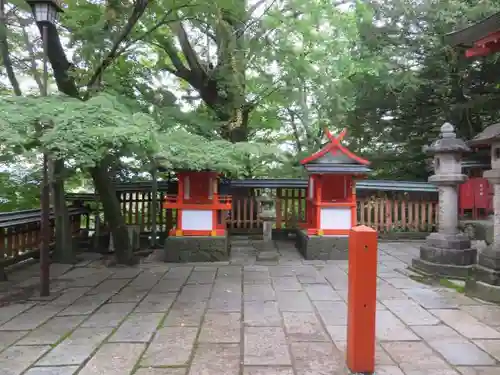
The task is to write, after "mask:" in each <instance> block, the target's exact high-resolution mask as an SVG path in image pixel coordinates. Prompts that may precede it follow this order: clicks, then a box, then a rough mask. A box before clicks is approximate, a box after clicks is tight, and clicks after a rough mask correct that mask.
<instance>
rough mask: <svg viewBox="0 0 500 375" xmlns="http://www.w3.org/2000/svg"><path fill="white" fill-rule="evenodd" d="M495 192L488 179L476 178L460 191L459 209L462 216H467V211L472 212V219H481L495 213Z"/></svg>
mask: <svg viewBox="0 0 500 375" xmlns="http://www.w3.org/2000/svg"><path fill="white" fill-rule="evenodd" d="M492 198H493V190H492V188H491V185H490V183H489V182H488V180H487V179H485V178H482V177H474V178H471V179H469V180H467V181H466V182H464V183H463V184H462V185H460V190H459V201H458V207H459V209H460V215H461V216H462V217H463V216H465V211H469V210H470V211H471V214H472V219H480V218H481V217H485V216H488V214H489V213H490V212H493V205H492V204H493V202H492Z"/></svg>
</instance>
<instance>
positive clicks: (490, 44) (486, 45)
mask: <svg viewBox="0 0 500 375" xmlns="http://www.w3.org/2000/svg"><path fill="white" fill-rule="evenodd" d="M499 51H500V31H496V32H493V33H491V34H488V35H487V36H485V37H484V38H481V39H479V40H478V41H476V42H474V46H473V47H471V48H468V49H467V50H466V51H465V56H466V57H476V56H488V55H491V54H492V53H495V52H499Z"/></svg>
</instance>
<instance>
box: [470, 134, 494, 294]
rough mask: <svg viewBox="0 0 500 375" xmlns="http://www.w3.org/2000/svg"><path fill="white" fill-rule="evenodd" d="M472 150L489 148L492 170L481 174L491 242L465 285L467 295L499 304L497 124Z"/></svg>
mask: <svg viewBox="0 0 500 375" xmlns="http://www.w3.org/2000/svg"><path fill="white" fill-rule="evenodd" d="M469 144H470V145H471V146H474V147H490V150H491V169H490V170H489V171H485V172H484V173H483V177H484V178H487V179H488V180H489V182H490V184H492V186H493V192H494V195H493V210H494V214H493V239H492V241H491V244H490V245H489V246H488V247H486V249H484V250H482V251H481V252H480V253H479V256H478V261H477V263H478V264H477V266H476V269H475V273H474V277H473V278H471V279H469V280H468V281H467V283H466V288H465V291H466V293H467V294H468V295H472V296H475V297H479V298H481V299H484V300H487V301H490V302H500V124H495V125H491V126H489V127H487V128H486V129H485V130H483V132H482V133H480V134H478V135H477V136H476V137H475V138H474V139H472V140H471V141H470V142H469Z"/></svg>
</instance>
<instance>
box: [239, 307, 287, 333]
mask: <svg viewBox="0 0 500 375" xmlns="http://www.w3.org/2000/svg"><path fill="white" fill-rule="evenodd" d="M244 319H245V325H246V326H253V327H281V320H282V319H281V315H280V313H279V310H278V303H277V302H275V301H249V302H245V307H244Z"/></svg>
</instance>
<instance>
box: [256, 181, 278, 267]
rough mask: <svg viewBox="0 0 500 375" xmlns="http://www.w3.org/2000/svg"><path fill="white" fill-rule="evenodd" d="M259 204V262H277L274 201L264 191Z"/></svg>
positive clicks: (259, 198) (258, 199)
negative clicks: (260, 234)
mask: <svg viewBox="0 0 500 375" xmlns="http://www.w3.org/2000/svg"><path fill="white" fill-rule="evenodd" d="M257 201H258V202H259V214H258V215H259V218H260V220H262V242H261V243H260V244H259V245H260V246H259V245H258V246H256V248H257V260H261V261H275V260H278V259H279V253H278V251H277V250H276V246H275V245H274V241H273V224H274V223H275V222H276V209H275V207H274V199H273V198H272V197H271V196H270V195H269V192H268V191H267V189H266V190H264V192H263V193H262V195H261V196H260V197H258V198H257Z"/></svg>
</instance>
